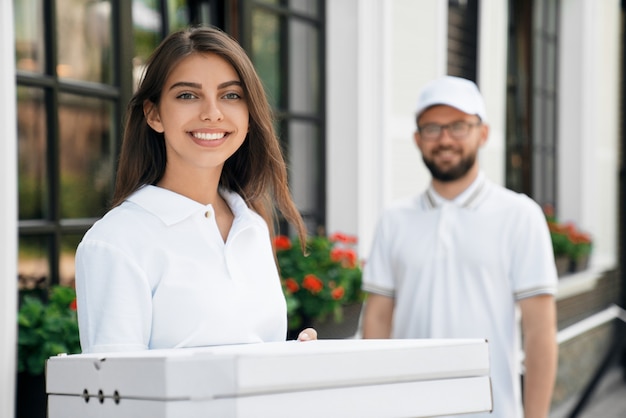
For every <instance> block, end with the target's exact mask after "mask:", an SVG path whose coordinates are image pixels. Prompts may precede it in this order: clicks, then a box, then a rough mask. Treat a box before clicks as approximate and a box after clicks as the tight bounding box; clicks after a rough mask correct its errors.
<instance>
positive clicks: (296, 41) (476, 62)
mask: <svg viewBox="0 0 626 418" xmlns="http://www.w3.org/2000/svg"><path fill="white" fill-rule="evenodd" d="M7 9H8V10H7V13H8V12H9V11H10V14H11V15H12V16H7V14H6V13H4V14H3V15H2V16H1V18H2V19H3V22H4V23H6V22H10V25H9V27H11V28H14V32H13V33H14V46H15V53H14V55H13V57H14V62H15V64H14V66H13V67H14V69H15V72H14V73H12V75H11V74H10V75H8V76H6V77H4V80H7V79H13V80H14V82H13V84H14V85H13V89H14V90H15V92H16V98H17V100H16V101H14V102H13V103H10V102H9V104H10V105H12V106H14V108H15V112H14V115H15V120H16V121H17V125H16V126H17V136H16V138H15V140H14V144H15V147H16V148H15V149H16V152H15V154H14V155H16V156H17V157H16V158H17V167H16V171H17V175H16V177H17V185H18V187H17V191H16V193H17V195H18V197H17V201H18V202H19V205H18V209H17V216H16V218H17V225H16V227H17V230H18V242H17V248H15V252H16V253H17V256H16V258H17V260H18V263H17V273H18V274H17V275H18V278H19V283H20V284H19V285H20V286H48V285H50V284H54V283H62V284H68V285H71V284H72V281H73V255H74V250H75V248H76V245H77V243H78V242H79V240H80V238H81V237H82V234H84V232H85V231H86V230H87V229H88V228H89V227H90V226H91V225H92V224H93V222H94V221H95V220H96V219H98V218H99V217H100V216H101V215H102V214H103V213H104V212H105V211H106V209H107V207H108V202H109V198H110V196H111V192H112V188H113V182H114V173H115V165H116V155H117V151H118V149H119V145H120V144H119V140H120V137H121V135H120V132H121V121H122V118H123V114H124V110H125V105H126V103H127V102H128V100H129V98H130V96H131V95H132V91H133V88H134V86H135V83H136V82H137V80H138V79H139V77H140V75H141V70H142V63H143V62H144V61H145V59H146V58H147V56H148V54H149V52H150V51H151V50H152V49H153V48H154V47H155V46H156V45H157V44H158V42H159V41H160V40H161V39H162V38H163V37H164V36H166V35H167V34H168V33H170V32H171V31H173V30H176V29H179V28H183V27H185V26H187V25H189V24H200V23H204V24H212V25H215V26H218V27H221V28H223V29H224V30H225V31H227V32H228V33H230V34H231V35H233V36H234V37H235V38H237V39H238V40H239V42H240V43H241V44H242V45H243V46H244V48H246V50H247V51H248V53H249V54H250V56H251V58H252V60H253V62H254V63H255V66H256V67H257V69H258V71H259V74H260V75H261V77H262V78H263V81H264V84H265V86H266V88H267V91H268V94H269V97H270V100H271V103H272V106H273V108H274V111H275V114H276V117H277V121H276V126H277V130H278V132H279V134H280V137H281V141H282V143H283V145H284V149H285V151H286V155H287V159H288V161H289V167H290V182H291V187H292V190H293V193H294V197H295V200H296V202H297V204H298V207H299V209H300V210H301V211H302V213H303V215H304V216H305V219H306V221H307V225H308V227H309V229H310V231H311V233H317V232H328V233H330V232H336V231H341V232H345V233H349V234H354V235H357V236H358V237H359V252H360V254H361V256H362V257H363V258H366V256H367V253H368V251H369V245H370V243H371V240H372V237H373V232H374V227H375V224H376V222H377V219H378V216H379V215H380V214H381V212H382V210H383V209H384V208H385V207H386V206H387V205H389V204H391V203H392V202H393V201H394V200H396V199H400V198H403V197H405V196H407V195H413V194H416V193H419V192H420V191H421V190H422V189H424V188H425V187H426V186H427V184H428V182H429V179H430V177H429V174H428V172H427V171H426V169H425V168H423V165H422V164H421V161H420V160H421V156H420V155H419V152H418V150H417V149H416V147H415V146H414V144H413V141H412V135H413V131H414V129H415V126H414V125H415V122H414V115H413V109H414V106H415V102H416V98H417V92H418V90H419V88H420V86H421V85H422V84H424V83H425V82H426V81H428V80H430V79H431V78H434V77H437V76H439V75H443V74H453V75H460V76H464V77H467V78H470V79H473V80H474V81H476V83H477V84H478V85H479V87H480V89H481V90H482V92H483V94H484V96H485V99H486V105H487V113H488V115H489V124H490V126H491V136H490V139H489V141H488V144H487V146H486V147H485V148H484V149H483V150H482V151H481V155H480V159H481V165H482V167H483V170H484V171H485V172H486V174H487V175H488V176H489V177H490V178H491V179H493V180H494V181H496V182H497V183H500V184H502V185H505V186H507V187H509V188H511V189H514V190H517V191H520V192H523V193H526V194H528V195H529V196H531V197H532V198H533V199H535V200H536V201H537V202H538V203H540V204H541V205H550V206H551V207H554V208H555V214H556V215H557V216H558V218H559V219H562V220H564V221H569V222H572V223H575V224H576V225H577V226H578V227H579V228H581V229H582V230H584V231H587V232H589V233H590V235H591V236H592V237H593V244H594V247H593V253H592V257H591V263H590V265H589V267H588V268H587V269H586V270H585V271H583V272H581V273H576V274H568V275H566V276H563V277H562V278H561V279H560V282H559V292H558V295H557V299H558V307H559V329H560V330H561V331H562V333H561V334H560V339H561V340H560V341H561V364H560V368H559V382H558V385H557V391H556V393H555V404H556V403H560V402H561V401H563V400H565V399H567V398H568V397H571V396H575V395H576V394H577V393H578V392H579V391H580V390H581V389H582V387H583V386H584V385H585V383H586V382H587V381H588V379H589V378H590V376H591V375H592V374H593V371H594V369H595V368H596V367H597V365H598V364H599V359H598V353H599V352H604V351H607V350H609V348H610V345H611V341H612V338H613V336H612V324H613V320H614V318H613V317H611V316H610V315H605V316H603V317H602V318H603V319H602V318H601V319H598V320H596V321H592V322H591V325H589V324H590V322H589V319H590V318H592V319H593V318H598V315H600V314H602V313H603V312H606V309H607V308H609V307H610V306H611V304H613V303H623V300H621V299H620V297H621V296H620V289H622V287H623V286H622V283H623V279H622V276H621V270H620V266H621V261H620V251H621V250H620V248H621V247H620V236H619V231H620V225H622V224H623V220H622V219H621V218H620V214H621V213H622V212H623V208H622V206H621V205H622V202H623V195H621V194H620V187H622V184H623V183H620V181H619V175H620V169H621V168H622V165H623V162H622V161H621V159H620V158H621V155H622V153H623V146H621V145H620V144H621V142H620V141H621V138H622V135H623V133H622V132H621V123H622V115H621V113H620V108H621V103H622V102H623V97H622V94H621V89H620V87H619V86H621V84H622V68H621V62H620V57H623V55H624V54H623V52H622V49H621V48H622V46H623V42H622V38H621V36H622V35H621V31H622V26H623V22H622V20H621V16H622V13H623V10H622V5H621V3H620V2H619V1H618V0H606V1H602V2H595V1H588V0H533V1H530V2H529V1H522V0H509V1H507V2H505V1H500V0H482V1H480V0H428V1H419V2H417V1H413V0H333V1H324V0H221V1H218V0H133V1H128V2H127V1H121V0H102V1H87V0H52V1H48V0H26V1H24V0H20V1H14V2H13V7H12V9H11V7H7ZM2 10H3V12H4V11H5V9H2ZM3 50H4V49H3ZM7 77H8V78H7ZM13 164H15V163H13ZM9 169H10V165H9V166H7V170H9ZM10 174H11V173H10V172H7V173H3V176H5V178H7V179H10V178H11V177H10ZM3 191H4V193H7V194H6V195H5V196H7V199H12V200H9V201H13V200H15V195H14V194H13V192H12V190H11V189H10V188H9V187H6V188H5V189H4V190H3ZM13 215H14V214H13V213H12V212H9V213H8V216H9V217H11V216H13ZM7 225H8V224H7ZM10 227H11V226H9V228H10ZM8 245H10V246H11V247H12V248H13V247H15V243H12V242H11V241H9V242H8ZM9 254H11V253H10V252H9ZM12 289H14V288H12ZM13 310H14V308H13ZM6 314H7V315H12V314H10V313H6ZM580 353H585V354H589V360H588V361H586V362H580V361H578V362H576V361H572V358H573V357H575V356H580ZM594 357H595V358H596V360H594V359H593V358H594ZM583 364H584V366H581V365H583ZM579 366H580V367H579ZM581 367H582V368H581ZM572 377H576V379H572ZM7 384H8V383H7ZM0 404H5V403H2V402H0Z"/></svg>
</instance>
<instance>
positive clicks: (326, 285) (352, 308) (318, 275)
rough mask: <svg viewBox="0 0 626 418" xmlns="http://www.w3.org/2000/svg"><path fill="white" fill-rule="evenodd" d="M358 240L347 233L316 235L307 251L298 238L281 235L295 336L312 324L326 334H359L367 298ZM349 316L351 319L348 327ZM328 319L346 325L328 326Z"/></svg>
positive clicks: (280, 254)
mask: <svg viewBox="0 0 626 418" xmlns="http://www.w3.org/2000/svg"><path fill="white" fill-rule="evenodd" d="M356 243H357V238H356V237H353V236H350V235H346V234H342V233H335V234H332V235H330V236H328V237H327V236H323V235H317V236H311V237H309V238H308V239H307V242H306V250H307V253H306V254H303V252H302V248H301V245H300V242H299V240H298V239H297V238H295V239H293V240H292V239H290V238H289V237H287V236H284V235H279V236H277V237H276V238H275V241H274V245H275V248H276V256H277V260H278V267H279V271H280V275H281V281H282V285H283V293H284V294H285V299H286V300H287V313H288V320H289V331H290V335H291V336H293V335H297V332H298V331H300V330H301V329H303V328H305V327H308V326H312V327H314V328H316V329H317V331H318V333H319V335H320V337H322V338H345V337H348V336H352V335H354V334H355V333H356V327H357V325H358V317H359V313H360V308H361V304H362V301H363V293H362V291H361V265H360V262H359V259H358V256H357V253H356V251H355V249H354V246H355V245H356ZM347 312H350V315H348V314H347ZM348 316H349V317H350V319H351V321H350V324H349V326H345V325H346V324H347V322H348V321H346V319H347V317H348ZM327 324H328V325H331V326H332V325H333V324H335V325H344V330H343V332H340V331H338V330H337V329H335V330H331V329H322V328H324V327H325V326H326V325H327Z"/></svg>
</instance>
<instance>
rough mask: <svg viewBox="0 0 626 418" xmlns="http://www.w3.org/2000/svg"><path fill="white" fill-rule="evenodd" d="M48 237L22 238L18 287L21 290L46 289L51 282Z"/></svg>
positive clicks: (20, 241) (20, 242)
mask: <svg viewBox="0 0 626 418" xmlns="http://www.w3.org/2000/svg"><path fill="white" fill-rule="evenodd" d="M49 245H50V239H49V237H46V236H20V238H19V247H18V266H17V272H18V287H19V289H21V290H36V289H42V288H45V287H46V286H47V285H48V282H49V280H50V262H49V259H48V251H49V250H48V247H49Z"/></svg>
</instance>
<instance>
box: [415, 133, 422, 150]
mask: <svg viewBox="0 0 626 418" xmlns="http://www.w3.org/2000/svg"><path fill="white" fill-rule="evenodd" d="M420 139H421V138H420V133H419V131H418V130H415V132H413V141H414V142H415V145H416V146H417V148H418V149H420V150H421V149H422V148H421V147H420Z"/></svg>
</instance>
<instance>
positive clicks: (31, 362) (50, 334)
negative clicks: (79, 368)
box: [16, 285, 80, 418]
mask: <svg viewBox="0 0 626 418" xmlns="http://www.w3.org/2000/svg"><path fill="white" fill-rule="evenodd" d="M17 322H18V341H17V353H18V362H17V370H18V375H17V405H16V406H17V412H18V415H17V416H29V417H42V418H44V417H45V416H46V389H45V366H46V360H47V359H48V358H50V357H52V356H55V355H57V354H59V353H68V354H73V353H78V352H80V341H79V337H78V321H77V317H76V293H75V291H74V289H73V288H71V287H67V286H58V285H57V286H52V287H51V288H50V290H49V292H41V289H29V290H27V289H22V290H20V308H19V311H18V314H17Z"/></svg>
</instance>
